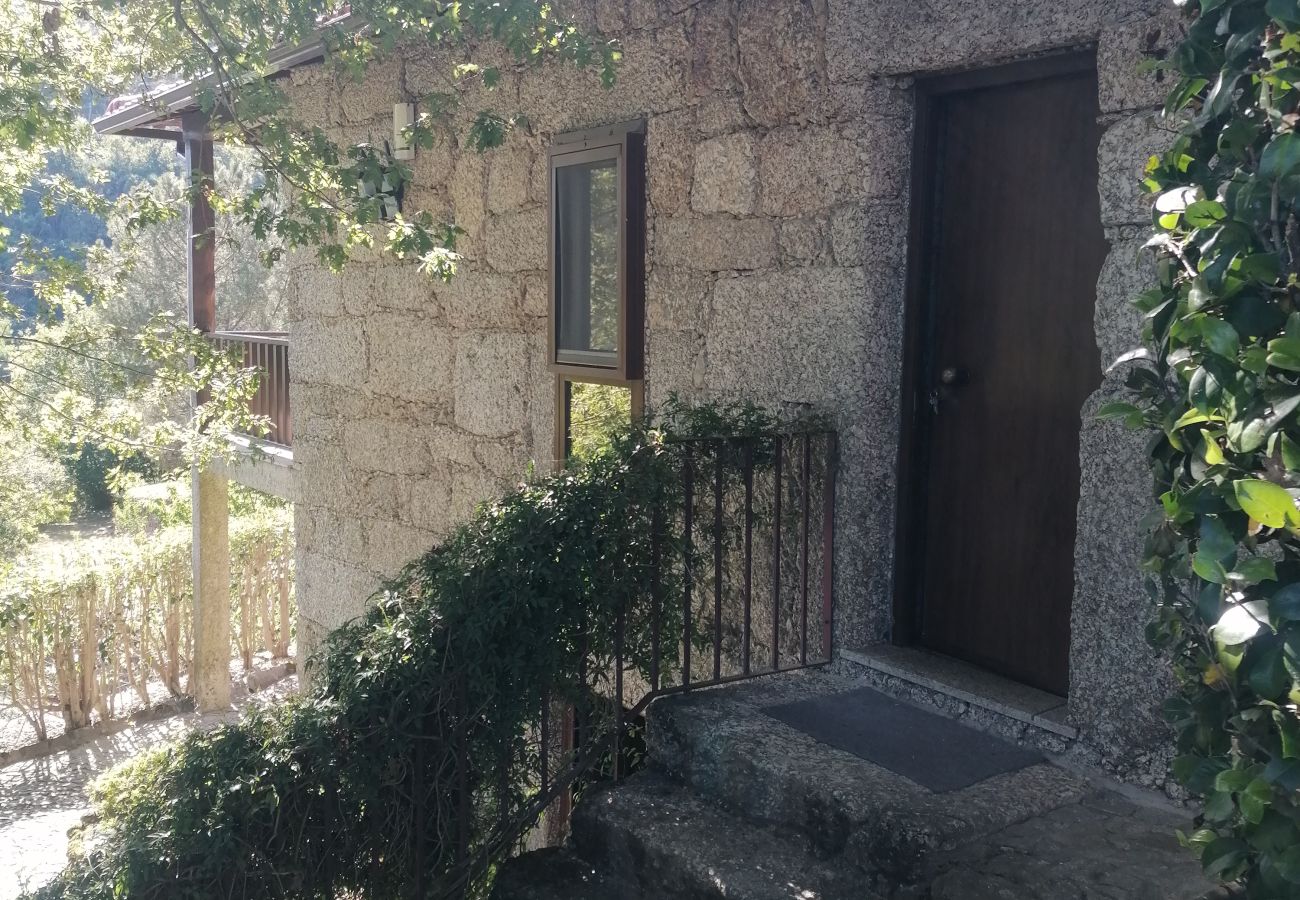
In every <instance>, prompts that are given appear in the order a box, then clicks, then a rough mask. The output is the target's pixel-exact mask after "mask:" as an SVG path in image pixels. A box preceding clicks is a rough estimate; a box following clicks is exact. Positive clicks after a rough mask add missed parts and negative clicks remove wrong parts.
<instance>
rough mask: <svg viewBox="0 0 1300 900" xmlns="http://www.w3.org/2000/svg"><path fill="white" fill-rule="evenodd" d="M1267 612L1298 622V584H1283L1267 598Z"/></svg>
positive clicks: (1299, 619)
mask: <svg viewBox="0 0 1300 900" xmlns="http://www.w3.org/2000/svg"><path fill="white" fill-rule="evenodd" d="M1268 609H1269V612H1270V613H1271V614H1272V615H1274V616H1276V617H1277V618H1279V619H1283V620H1291V621H1295V622H1300V584H1297V583H1294V582H1293V583H1291V584H1286V585H1283V586H1282V587H1280V588H1278V589H1277V590H1276V591H1274V592H1273V596H1271V597H1269V598H1268Z"/></svg>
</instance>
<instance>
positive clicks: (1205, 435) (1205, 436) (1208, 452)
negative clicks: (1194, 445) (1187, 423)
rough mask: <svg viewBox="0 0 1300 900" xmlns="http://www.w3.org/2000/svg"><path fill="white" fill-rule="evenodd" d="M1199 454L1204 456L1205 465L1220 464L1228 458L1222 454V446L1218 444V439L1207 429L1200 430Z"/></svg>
mask: <svg viewBox="0 0 1300 900" xmlns="http://www.w3.org/2000/svg"><path fill="white" fill-rule="evenodd" d="M1201 456H1203V457H1204V458H1205V462H1206V464H1207V465H1211V466H1221V465H1223V464H1224V463H1226V462H1227V461H1228V460H1227V458H1226V457H1225V456H1224V455H1223V448H1222V447H1220V446H1219V442H1218V440H1217V439H1216V438H1215V437H1214V435H1213V434H1211V433H1210V432H1208V431H1205V430H1202V431H1201Z"/></svg>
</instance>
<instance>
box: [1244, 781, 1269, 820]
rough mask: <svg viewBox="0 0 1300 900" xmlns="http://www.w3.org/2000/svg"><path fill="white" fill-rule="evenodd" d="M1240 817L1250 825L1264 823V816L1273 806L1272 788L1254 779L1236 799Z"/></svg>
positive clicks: (1265, 782)
mask: <svg viewBox="0 0 1300 900" xmlns="http://www.w3.org/2000/svg"><path fill="white" fill-rule="evenodd" d="M1237 803H1238V805H1239V806H1240V807H1241V815H1242V816H1243V817H1244V818H1245V820H1246V821H1247V822H1249V823H1251V824H1252V825H1258V824H1259V823H1260V822H1263V821H1264V814H1265V813H1267V812H1268V809H1269V807H1270V806H1272V805H1273V788H1272V786H1270V785H1269V783H1268V782H1267V781H1264V780H1263V779H1260V778H1256V779H1255V780H1254V781H1252V782H1251V783H1250V786H1249V787H1248V788H1246V790H1245V791H1244V792H1242V794H1241V795H1240V796H1239V797H1238V798H1237Z"/></svg>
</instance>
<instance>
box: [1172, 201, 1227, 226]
mask: <svg viewBox="0 0 1300 900" xmlns="http://www.w3.org/2000/svg"><path fill="white" fill-rule="evenodd" d="M1183 215H1184V216H1185V217H1186V219H1187V224H1189V225H1191V226H1192V227H1193V228H1208V227H1209V226H1211V225H1213V224H1215V223H1216V222H1219V221H1220V220H1222V219H1225V218H1227V216H1228V212H1227V210H1225V209H1224V208H1223V204H1222V203H1220V202H1218V201H1217V200H1197V201H1196V202H1195V203H1192V204H1191V205H1190V206H1188V207H1187V210H1186V211H1185V212H1184V213H1183Z"/></svg>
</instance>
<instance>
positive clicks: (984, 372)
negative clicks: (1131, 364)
mask: <svg viewBox="0 0 1300 900" xmlns="http://www.w3.org/2000/svg"><path fill="white" fill-rule="evenodd" d="M927 109H928V112H927V118H928V123H927V125H926V134H927V137H926V139H927V140H929V141H931V142H932V145H931V146H930V147H928V148H926V152H924V153H923V154H922V156H921V158H922V159H923V160H924V165H925V166H926V169H927V170H928V172H929V176H928V178H929V182H930V183H929V184H928V185H927V186H926V190H925V201H924V202H925V203H926V204H927V206H928V208H929V209H930V215H929V216H927V217H926V222H927V224H926V226H925V227H924V231H925V232H926V234H924V235H923V243H922V247H924V248H925V249H924V250H923V251H922V253H923V255H922V259H921V268H922V270H923V271H922V279H921V282H920V285H919V289H918V291H917V293H916V296H914V302H917V303H919V304H920V306H921V307H922V308H921V309H920V310H915V309H914V310H913V313H914V314H919V315H920V317H921V318H922V319H923V320H924V322H923V325H922V337H921V338H920V341H921V343H922V344H923V346H922V347H921V352H920V353H919V354H916V355H917V357H918V358H917V359H916V360H914V362H915V363H917V364H918V365H917V367H916V369H915V372H916V377H917V378H918V379H919V380H918V381H917V383H916V384H915V386H914V391H913V393H914V394H915V397H916V401H917V402H916V404H915V405H916V407H917V424H918V426H919V427H920V428H921V430H922V432H923V437H922V439H921V440H920V441H919V442H918V443H917V444H916V448H917V449H918V451H919V452H920V456H921V460H920V464H919V465H917V466H915V467H914V471H913V476H912V477H915V478H918V479H919V480H920V484H919V485H916V486H915V487H916V488H917V490H915V492H914V493H913V497H914V498H915V499H916V501H918V503H919V511H920V513H921V516H922V521H921V522H920V523H919V527H918V528H917V531H918V532H919V535H920V538H919V542H920V547H918V548H917V550H918V551H919V553H918V556H919V558H920V559H919V565H920V572H919V573H918V577H916V578H915V579H914V582H913V584H914V586H915V588H919V591H918V592H919V594H920V610H919V615H917V616H916V617H915V619H914V621H915V622H916V623H917V624H919V637H920V639H921V642H922V643H923V644H924V645H926V646H927V647H930V648H932V649H934V650H937V651H940V652H943V653H947V654H951V655H954V656H958V657H961V658H963V659H967V660H969V661H971V662H974V663H977V664H979V665H981V666H984V667H986V668H989V669H991V670H994V671H997V672H1000V673H1002V674H1005V675H1008V676H1010V677H1012V678H1015V679H1017V680H1019V681H1022V682H1024V683H1027V684H1031V685H1034V686H1036V687H1039V688H1043V689H1045V690H1049V691H1052V692H1054V693H1058V694H1065V693H1066V691H1067V688H1068V686H1069V642H1070V604H1071V598H1072V595H1073V588H1074V540H1075V514H1076V507H1077V505H1078V495H1079V462H1078V455H1079V428H1080V417H1081V412H1080V410H1081V407H1082V405H1083V403H1084V401H1085V400H1086V399H1087V397H1088V395H1089V394H1091V393H1092V392H1093V391H1094V390H1095V389H1096V388H1097V386H1098V384H1099V382H1100V372H1099V358H1098V351H1097V346H1096V341H1095V338H1094V333H1093V308H1094V305H1095V302H1096V295H1097V289H1096V286H1097V277H1098V274H1099V272H1100V269H1101V265H1102V261H1103V259H1104V256H1105V253H1106V243H1105V240H1104V238H1103V236H1102V230H1101V224H1100V222H1101V219H1100V209H1099V204H1098V198H1097V147H1098V141H1099V139H1100V128H1099V126H1098V124H1097V117H1098V106H1097V79H1096V70H1095V68H1094V67H1093V66H1092V65H1088V66H1087V68H1084V69H1082V70H1080V68H1079V67H1078V66H1077V65H1076V66H1071V67H1070V68H1068V69H1067V70H1066V71H1065V72H1064V73H1056V74H1052V75H1050V76H1048V77H1039V78H1035V79H1033V80H1027V81H1012V82H1010V83H998V82H997V80H995V81H994V83H993V84H991V85H985V86H981V87H976V88H968V89H963V90H954V91H948V92H945V93H939V94H937V95H935V96H933V97H932V98H931V99H930V103H929V104H928V106H927Z"/></svg>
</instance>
